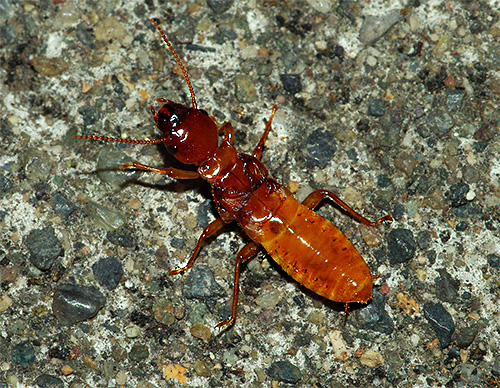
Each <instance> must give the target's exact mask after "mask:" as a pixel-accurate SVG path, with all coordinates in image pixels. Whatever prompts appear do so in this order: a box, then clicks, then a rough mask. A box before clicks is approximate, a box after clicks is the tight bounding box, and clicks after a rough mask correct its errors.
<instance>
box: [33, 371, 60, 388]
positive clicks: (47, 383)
mask: <svg viewBox="0 0 500 388" xmlns="http://www.w3.org/2000/svg"><path fill="white" fill-rule="evenodd" d="M35 386H37V387H39V388H64V381H62V380H61V379H60V378H58V377H56V376H52V375H47V374H43V375H40V376H38V377H37V378H36V379H35Z"/></svg>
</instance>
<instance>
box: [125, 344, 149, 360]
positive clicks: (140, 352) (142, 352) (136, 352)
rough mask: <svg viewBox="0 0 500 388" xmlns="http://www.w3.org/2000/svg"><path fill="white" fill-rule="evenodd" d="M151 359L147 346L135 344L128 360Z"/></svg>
mask: <svg viewBox="0 0 500 388" xmlns="http://www.w3.org/2000/svg"><path fill="white" fill-rule="evenodd" d="M148 357H149V348H148V347H147V346H146V345H143V344H138V343H135V344H134V346H132V349H130V353H129V354H128V358H129V360H131V361H142V360H145V359H146V358H148Z"/></svg>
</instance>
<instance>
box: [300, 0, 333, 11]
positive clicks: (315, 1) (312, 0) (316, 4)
mask: <svg viewBox="0 0 500 388" xmlns="http://www.w3.org/2000/svg"><path fill="white" fill-rule="evenodd" d="M306 1H307V4H309V5H310V6H311V7H312V8H313V9H314V10H315V11H318V12H321V13H324V14H328V13H329V12H330V11H331V9H332V6H333V4H334V3H333V2H331V1H325V0H306Z"/></svg>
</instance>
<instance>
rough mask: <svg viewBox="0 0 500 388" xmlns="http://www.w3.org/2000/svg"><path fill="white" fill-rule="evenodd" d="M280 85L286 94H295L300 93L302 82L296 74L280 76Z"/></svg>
mask: <svg viewBox="0 0 500 388" xmlns="http://www.w3.org/2000/svg"><path fill="white" fill-rule="evenodd" d="M280 78H281V83H282V84H283V89H285V91H286V92H287V93H290V94H296V93H300V92H301V91H302V81H301V79H300V75H298V74H281V76H280Z"/></svg>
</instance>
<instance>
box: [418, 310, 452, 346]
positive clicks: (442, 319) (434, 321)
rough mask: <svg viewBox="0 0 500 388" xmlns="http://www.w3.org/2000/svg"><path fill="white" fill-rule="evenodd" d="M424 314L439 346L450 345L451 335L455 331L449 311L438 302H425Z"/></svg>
mask: <svg viewBox="0 0 500 388" xmlns="http://www.w3.org/2000/svg"><path fill="white" fill-rule="evenodd" d="M424 315H425V318H427V320H428V321H429V322H430V324H431V326H432V328H433V329H434V332H435V333H436V337H437V339H438V340H439V344H440V345H441V348H443V349H444V348H446V347H448V346H450V344H451V336H452V335H453V332H454V331H455V323H454V322H453V318H452V317H451V315H450V313H449V312H448V311H446V309H445V308H444V307H443V305H442V304H440V303H425V304H424Z"/></svg>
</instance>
